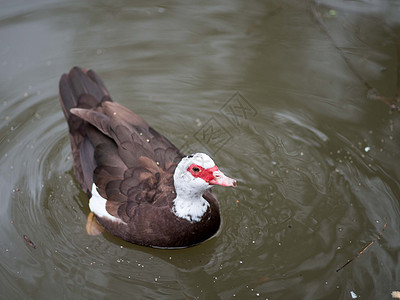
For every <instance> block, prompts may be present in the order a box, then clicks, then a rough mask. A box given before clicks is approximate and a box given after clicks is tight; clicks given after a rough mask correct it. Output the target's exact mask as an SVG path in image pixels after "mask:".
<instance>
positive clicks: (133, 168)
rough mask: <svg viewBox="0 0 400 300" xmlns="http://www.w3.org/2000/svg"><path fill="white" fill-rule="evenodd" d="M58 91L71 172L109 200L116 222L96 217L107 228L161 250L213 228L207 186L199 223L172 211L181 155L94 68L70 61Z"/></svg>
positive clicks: (215, 218)
mask: <svg viewBox="0 0 400 300" xmlns="http://www.w3.org/2000/svg"><path fill="white" fill-rule="evenodd" d="M59 96H60V101H61V105H62V109H63V112H64V115H65V117H66V119H67V121H68V126H69V133H70V140H71V148H72V153H73V158H74V164H73V165H74V172H75V177H76V179H77V181H78V182H79V184H80V186H81V188H82V189H83V190H84V191H85V192H86V194H87V195H88V197H91V196H92V194H91V190H92V184H93V183H95V185H96V186H97V191H98V193H99V194H100V195H101V197H102V198H105V199H107V202H106V210H107V212H108V213H109V214H110V215H112V216H113V217H115V218H118V219H119V220H120V221H119V222H115V221H111V220H109V219H108V218H103V217H98V216H97V220H98V222H99V223H100V224H101V225H102V226H104V227H105V229H106V230H108V231H109V232H111V233H112V234H114V235H116V236H118V237H120V238H122V239H124V240H126V241H129V242H132V243H135V244H139V245H144V246H151V247H161V248H179V247H187V246H191V245H195V244H198V243H200V242H202V241H204V240H206V239H208V238H209V237H211V236H212V235H214V234H215V233H216V232H217V230H218V228H219V225H220V216H219V208H218V203H217V201H216V199H215V197H214V196H213V194H212V193H211V192H210V191H206V192H205V193H204V195H203V197H204V198H205V199H206V200H207V202H208V203H209V207H208V208H207V211H206V213H205V214H204V216H203V217H202V219H201V220H200V221H199V222H190V221H188V220H186V219H183V218H180V217H178V216H176V215H175V214H174V213H172V208H173V200H174V198H175V197H176V193H175V187H174V181H173V174H174V170H175V168H176V166H177V164H178V163H179V161H180V160H181V159H182V154H181V153H180V152H179V150H178V149H177V148H176V147H175V146H174V145H173V144H172V143H170V142H169V141H168V140H167V139H166V138H165V137H164V136H162V135H161V134H159V133H158V132H157V131H155V130H154V129H153V128H151V127H150V126H149V125H148V124H147V123H146V122H145V121H144V120H143V119H142V118H140V117H139V116H138V115H136V114H135V113H133V112H132V111H130V110H128V109H127V108H125V107H123V106H122V105H119V104H117V103H115V102H113V101H112V100H111V97H110V95H109V93H108V91H107V89H106V87H105V86H104V84H103V82H102V81H101V79H100V78H99V77H98V76H97V74H96V73H95V72H93V71H92V70H82V69H80V68H78V67H74V68H73V69H71V71H70V72H69V73H68V74H64V75H63V76H62V77H61V79H60V85H59Z"/></svg>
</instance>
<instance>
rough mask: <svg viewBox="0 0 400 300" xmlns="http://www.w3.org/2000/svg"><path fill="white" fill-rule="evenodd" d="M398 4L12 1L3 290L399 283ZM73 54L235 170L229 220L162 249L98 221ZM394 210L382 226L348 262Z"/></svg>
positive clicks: (358, 288)
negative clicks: (68, 105) (90, 220)
mask: <svg viewBox="0 0 400 300" xmlns="http://www.w3.org/2000/svg"><path fill="white" fill-rule="evenodd" d="M398 15H399V10H398V8H397V7H396V6H395V4H394V3H392V2H390V1H375V3H373V2H370V3H368V4H366V3H359V2H352V3H345V4H343V3H341V2H334V3H331V1H330V2H329V5H328V4H323V3H322V2H321V3H319V4H318V5H317V4H316V3H314V2H304V3H302V2H301V3H300V2H299V3H297V2H296V3H295V2H293V1H292V2H289V3H282V2H279V1H278V2H271V3H269V4H262V3H253V4H249V3H247V2H245V1H233V2H231V1H230V2H229V3H228V2H226V3H225V2H222V3H219V4H210V5H209V6H207V7H204V6H201V5H199V4H187V3H180V4H178V3H176V4H175V5H151V4H149V3H148V2H142V3H136V4H135V6H133V5H132V4H130V3H128V2H124V1H119V2H113V3H109V2H104V3H101V2H99V3H98V4H97V5H96V6H93V5H92V3H89V2H82V1H79V2H75V1H69V2H61V1H40V2H35V3H34V4H28V3H25V4H24V3H22V2H10V3H7V5H4V7H3V9H2V11H1V12H0V65H1V72H0V91H1V92H0V93H1V103H0V110H1V115H0V141H1V148H0V165H1V172H0V191H1V193H2V209H1V210H0V216H1V218H0V226H1V228H2V230H1V231H0V251H1V253H2V255H1V258H0V282H1V283H0V288H1V290H2V291H3V293H2V294H3V295H4V297H6V298H7V299H14V298H15V299H22V298H35V299H47V298H54V297H55V296H56V297H57V298H59V296H60V295H64V297H65V298H67V299H70V298H77V297H78V298H79V297H80V298H82V299H93V298H110V297H111V295H112V296H115V295H117V296H121V297H123V298H127V297H128V295H129V296H131V295H135V296H136V297H137V298H161V297H163V298H164V297H165V298H173V299H176V298H213V299H214V298H223V299H226V298H232V297H233V296H236V297H237V298H243V299H248V298H250V297H254V298H257V297H260V298H263V299H265V298H269V299H275V298H277V299H282V298H288V299H315V298H332V299H342V298H346V299H347V298H349V297H351V296H352V295H353V294H351V292H353V293H355V294H356V295H358V296H359V297H362V298H368V299H369V298H372V299H386V298H389V297H390V292H391V291H393V290H398V289H399V288H400V287H399V285H398V283H399V282H400V271H399V270H400V268H399V262H398V255H397V252H398V249H399V248H400V241H399V239H398V236H399V229H398V228H399V224H398V220H399V219H400V218H399V215H400V212H399V200H398V199H399V197H400V187H399V182H398V178H400V168H399V163H398V153H399V151H398V147H399V143H398V140H397V139H398V128H399V125H400V124H399V115H398V113H396V112H390V111H389V108H388V106H387V105H386V104H385V103H384V102H382V101H373V100H371V99H368V98H367V90H368V86H371V87H373V88H375V89H376V90H377V91H378V92H379V93H380V95H381V96H382V97H393V96H394V95H395V94H396V89H398V88H399V87H396V82H397V78H396V76H397V73H396V72H397V69H396V68H397V59H398V58H397V57H396V40H397V39H398V38H399V37H398V36H396V35H395V34H394V35H393V33H397V32H399V30H398V29H399V22H398ZM382 20H384V22H383V21H382ZM346 60H347V62H346ZM73 65H80V66H82V67H90V68H93V69H95V70H96V71H97V72H98V73H99V75H101V77H103V79H104V81H105V83H106V85H107V87H108V89H109V91H110V93H111V95H112V96H113V98H114V99H115V100H116V101H118V102H120V103H121V104H123V105H125V106H127V107H129V108H131V109H133V110H134V111H136V112H137V113H139V114H140V115H141V116H143V117H144V118H145V119H146V120H148V122H149V123H150V124H151V125H153V126H154V127H155V128H156V129H157V130H159V131H160V132H161V133H163V134H165V135H166V136H167V137H168V138H169V139H170V140H171V141H172V142H174V143H175V144H176V145H177V146H178V147H181V148H182V149H183V150H185V151H187V152H190V151H206V152H208V153H212V154H213V157H214V159H215V160H216V161H217V162H218V164H219V165H221V167H222V169H223V170H224V171H225V172H227V173H228V174H230V175H232V176H233V177H235V178H238V179H239V186H238V188H237V189H235V190H222V189H220V190H216V191H215V192H216V193H217V195H218V197H219V201H220V205H221V210H222V217H223V225H222V228H221V230H220V231H219V233H218V234H217V236H216V237H214V238H213V239H211V240H210V241H207V242H206V243H203V244H201V245H199V246H196V247H193V248H189V249H184V250H178V251H169V250H168V251H160V250H155V249H147V248H143V247H139V246H135V245H131V244H128V243H126V242H124V241H121V240H119V239H117V238H115V237H113V236H111V235H110V234H108V233H104V234H103V235H101V236H98V237H89V236H87V234H86V231H85V224H86V216H87V214H88V211H89V210H88V204H87V198H86V196H85V194H84V193H82V192H81V191H80V190H79V188H78V184H77V182H76V181H75V179H74V177H73V175H72V174H73V172H72V160H71V150H70V146H69V138H68V133H67V125H66V123H65V121H64V118H63V115H62V113H61V109H60V107H59V103H58V99H57V97H58V96H57V86H58V79H59V77H60V75H61V74H62V73H64V72H66V71H68V70H69V69H70V68H71V67H72V66H73ZM366 83H367V84H366ZM210 130H211V132H212V133H214V135H208V134H209V133H210ZM211 137H213V138H211ZM385 219H387V222H388V223H387V228H386V230H385V232H384V233H383V235H382V237H381V239H380V240H378V241H377V242H376V243H375V244H374V245H373V246H371V247H370V248H369V249H368V250H367V251H365V252H364V253H363V254H362V255H360V257H358V258H357V259H356V260H354V261H353V262H352V263H351V264H349V265H347V266H346V267H345V268H344V269H343V270H341V271H340V272H337V273H336V272H335V270H336V269H337V268H338V267H340V266H342V265H343V264H344V263H345V262H346V261H347V260H348V259H350V258H352V257H354V256H355V255H356V254H357V253H359V252H360V251H361V250H362V249H363V248H364V247H365V246H367V245H368V244H369V243H370V242H371V241H373V240H374V239H375V238H376V237H377V235H378V234H379V232H380V231H381V230H382V228H383V225H384V222H385ZM24 235H26V236H27V237H26V238H24ZM27 240H28V241H29V240H30V241H31V242H32V243H34V245H35V246H36V248H33V247H32V245H29V243H27Z"/></svg>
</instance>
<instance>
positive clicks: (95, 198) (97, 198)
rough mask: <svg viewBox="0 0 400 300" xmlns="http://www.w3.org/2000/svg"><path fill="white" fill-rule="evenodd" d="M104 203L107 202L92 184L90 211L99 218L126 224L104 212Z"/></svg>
mask: <svg viewBox="0 0 400 300" xmlns="http://www.w3.org/2000/svg"><path fill="white" fill-rule="evenodd" d="M106 202H107V200H106V199H104V198H103V197H102V196H101V195H100V194H99V192H98V191H97V186H96V185H95V184H94V182H93V185H92V197H91V198H90V200H89V208H90V210H91V211H92V212H93V213H94V214H95V215H96V216H98V217H99V218H104V219H107V220H109V221H113V222H119V223H123V224H126V223H125V222H124V221H122V220H121V219H118V218H116V217H114V216H112V215H110V214H109V213H108V211H107V210H106Z"/></svg>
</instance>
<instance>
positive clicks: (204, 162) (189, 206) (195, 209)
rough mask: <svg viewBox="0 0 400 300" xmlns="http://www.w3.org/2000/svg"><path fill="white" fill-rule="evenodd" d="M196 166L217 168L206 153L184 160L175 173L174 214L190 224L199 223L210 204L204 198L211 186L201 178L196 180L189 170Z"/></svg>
mask: <svg viewBox="0 0 400 300" xmlns="http://www.w3.org/2000/svg"><path fill="white" fill-rule="evenodd" d="M192 164H196V165H199V166H201V167H203V168H204V169H208V168H212V167H214V166H215V163H214V161H213V160H212V159H211V158H210V157H209V156H208V155H207V154H204V153H196V154H193V155H190V156H187V157H184V158H182V160H181V161H180V162H179V164H178V166H177V167H176V169H175V173H174V185H175V190H176V198H175V199H174V206H173V208H172V212H173V213H174V214H175V215H176V216H178V217H180V218H183V219H186V220H188V221H189V222H192V223H193V222H199V221H200V220H201V218H202V217H203V215H204V213H205V212H206V211H207V208H208V207H209V206H210V205H209V203H208V202H207V201H206V200H205V199H204V198H203V194H204V192H205V191H206V190H207V189H209V188H210V187H211V185H210V184H209V183H208V182H206V181H204V180H203V179H201V178H195V177H193V176H192V174H190V172H189V171H188V170H187V169H188V168H189V166H190V165H192Z"/></svg>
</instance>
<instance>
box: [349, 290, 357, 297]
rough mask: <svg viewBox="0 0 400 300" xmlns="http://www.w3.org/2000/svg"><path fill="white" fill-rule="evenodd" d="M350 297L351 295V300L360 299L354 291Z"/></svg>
mask: <svg viewBox="0 0 400 300" xmlns="http://www.w3.org/2000/svg"><path fill="white" fill-rule="evenodd" d="M350 295H351V298H353V299H356V298H358V296H357V294H356V293H354V292H353V291H350Z"/></svg>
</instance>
